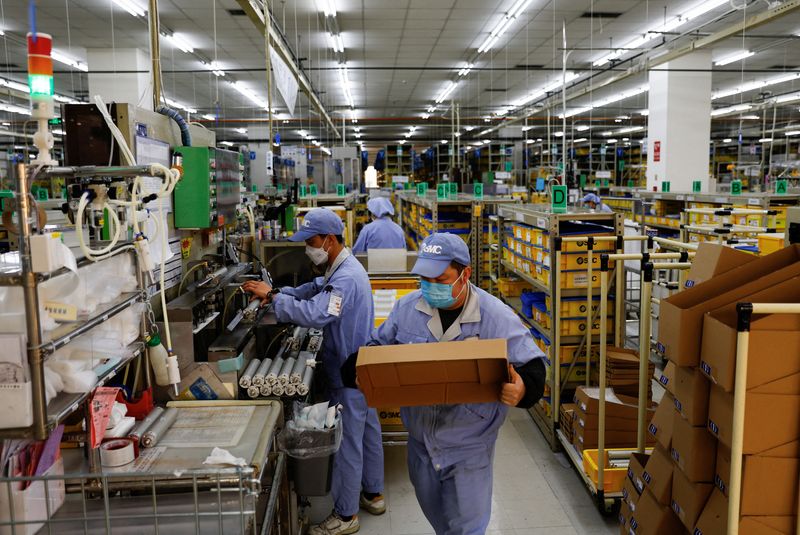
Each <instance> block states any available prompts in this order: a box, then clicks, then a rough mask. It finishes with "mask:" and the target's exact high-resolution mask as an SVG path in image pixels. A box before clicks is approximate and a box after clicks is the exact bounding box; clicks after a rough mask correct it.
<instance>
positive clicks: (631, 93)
mask: <svg viewBox="0 0 800 535" xmlns="http://www.w3.org/2000/svg"><path fill="white" fill-rule="evenodd" d="M649 89H650V86H649V85H648V84H642V85H640V86H637V87H634V88H631V89H628V90H627V91H622V92H619V93H615V94H613V95H611V96H608V97H606V98H602V99H600V100H596V101H594V102H593V103H592V104H590V105H589V106H587V107H584V108H576V109H572V110H570V111H568V112H567V113H566V114H563V113H562V114H559V115H558V117H559V119H563V118H564V117H573V116H575V115H578V114H580V113H585V112H587V111H589V110H592V109H597V108H602V107H604V106H608V105H609V104H613V103H615V102H619V101H621V100H625V99H627V98H631V97H635V96H637V95H641V94H642V93H646V92H647V91H648V90H649ZM619 120H620V121H621V119H619ZM615 121H616V119H615Z"/></svg>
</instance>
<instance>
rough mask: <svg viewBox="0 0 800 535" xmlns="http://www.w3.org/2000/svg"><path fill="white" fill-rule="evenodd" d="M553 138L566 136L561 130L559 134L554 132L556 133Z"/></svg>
mask: <svg viewBox="0 0 800 535" xmlns="http://www.w3.org/2000/svg"><path fill="white" fill-rule="evenodd" d="M553 136H555V137H563V136H564V132H562V131H561V130H559V131H558V132H554V133H553Z"/></svg>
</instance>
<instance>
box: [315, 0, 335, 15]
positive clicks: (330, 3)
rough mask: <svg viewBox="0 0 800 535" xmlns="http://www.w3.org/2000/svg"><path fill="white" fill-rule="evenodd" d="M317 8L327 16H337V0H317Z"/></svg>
mask: <svg viewBox="0 0 800 535" xmlns="http://www.w3.org/2000/svg"><path fill="white" fill-rule="evenodd" d="M317 9H318V10H319V11H320V12H322V13H324V14H325V16H326V17H335V16H336V2H334V0H317Z"/></svg>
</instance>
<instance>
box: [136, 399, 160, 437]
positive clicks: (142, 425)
mask: <svg viewBox="0 0 800 535" xmlns="http://www.w3.org/2000/svg"><path fill="white" fill-rule="evenodd" d="M163 413H164V408H163V407H153V410H152V411H150V414H148V415H147V416H145V417H144V420H142V421H141V422H139V423H138V424H136V427H134V428H133V429H131V432H130V433H128V437H130V438H135V439H137V440H142V436H144V434H145V433H146V432H147V430H148V429H150V427H151V426H152V425H153V422H155V421H156V420H157V419H158V418H159V417H160V416H161V415H162V414H163Z"/></svg>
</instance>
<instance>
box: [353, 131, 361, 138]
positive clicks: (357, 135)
mask: <svg viewBox="0 0 800 535" xmlns="http://www.w3.org/2000/svg"><path fill="white" fill-rule="evenodd" d="M353 135H354V136H356V138H360V137H361V134H359V133H358V132H356V133H355V134H353Z"/></svg>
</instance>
